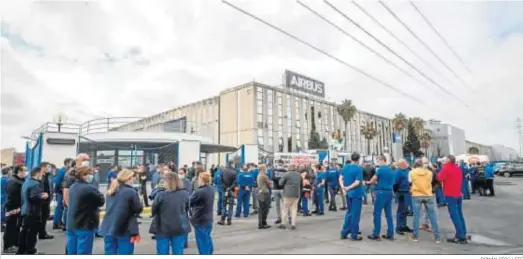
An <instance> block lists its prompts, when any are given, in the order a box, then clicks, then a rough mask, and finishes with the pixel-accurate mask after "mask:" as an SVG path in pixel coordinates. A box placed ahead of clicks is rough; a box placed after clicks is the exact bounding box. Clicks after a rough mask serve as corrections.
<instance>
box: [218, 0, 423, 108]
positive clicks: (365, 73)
mask: <svg viewBox="0 0 523 259" xmlns="http://www.w3.org/2000/svg"><path fill="white" fill-rule="evenodd" d="M222 2H223V3H224V4H226V5H228V6H230V7H231V8H233V9H235V10H237V11H239V12H241V13H243V14H245V15H247V16H249V17H251V18H253V19H255V20H257V21H259V22H261V23H263V24H265V25H267V26H269V27H271V28H272V29H274V30H276V31H279V32H280V33H283V34H285V35H287V36H288V37H290V38H292V39H294V40H296V41H298V42H300V43H302V44H303V45H306V46H308V47H310V48H312V49H314V50H316V51H317V52H319V53H321V54H323V55H325V56H327V57H329V58H331V59H334V60H335V61H337V62H338V63H340V64H342V65H344V66H346V67H348V68H351V69H353V70H354V71H356V72H358V73H360V74H362V75H364V76H366V77H368V78H370V79H372V80H374V81H376V82H378V83H380V84H381V85H383V86H385V87H387V88H389V89H391V90H393V91H395V92H397V93H400V94H402V95H405V96H406V97H408V98H409V99H411V100H413V101H414V102H417V103H419V104H422V105H424V106H427V107H429V108H432V107H430V106H429V105H427V104H426V103H424V102H422V101H420V100H419V99H418V98H415V97H414V96H412V95H410V94H408V93H406V92H404V91H402V90H400V89H398V88H396V87H395V86H393V85H391V84H389V83H387V82H384V81H382V80H380V79H378V78H376V77H374V76H373V75H371V74H369V73H367V72H365V71H363V70H361V69H359V68H357V67H354V66H352V65H350V64H348V63H347V62H345V61H343V60H341V59H339V58H337V57H334V56H333V55H331V54H329V53H327V52H326V51H324V50H322V49H320V48H318V47H316V46H314V45H312V44H310V43H308V42H306V41H304V40H302V39H300V38H298V37H296V36H294V35H293V34H290V33H288V32H286V31H284V30H283V29H280V28H278V27H277V26H275V25H272V24H270V23H269V22H266V21H265V20H263V19H261V18H259V17H257V16H255V15H254V14H251V13H249V12H247V11H245V10H243V9H241V8H239V7H237V6H235V5H234V4H231V3H229V2H227V1H226V0H222Z"/></svg>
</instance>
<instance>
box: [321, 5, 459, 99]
mask: <svg viewBox="0 0 523 259" xmlns="http://www.w3.org/2000/svg"><path fill="white" fill-rule="evenodd" d="M323 2H324V3H326V4H327V5H328V6H329V7H330V8H332V9H333V10H334V11H336V12H337V13H338V14H340V15H341V16H343V17H344V18H345V19H346V20H347V21H349V22H351V23H352V24H354V25H355V26H356V27H358V28H359V29H360V30H362V31H363V32H364V33H365V34H367V36H369V37H371V38H372V39H374V40H375V41H376V42H377V43H378V44H380V45H381V46H382V47H384V48H386V49H387V50H388V51H389V52H390V53H392V54H394V56H396V57H397V58H399V59H400V60H401V61H403V62H404V63H405V64H407V65H408V66H409V67H410V68H412V69H414V70H415V71H416V72H418V74H420V75H421V76H423V77H424V78H425V79H427V80H428V81H429V82H431V83H432V84H434V85H435V86H436V87H438V88H439V89H440V90H441V91H443V92H445V93H446V94H447V95H449V96H450V97H452V98H454V99H456V100H457V101H458V102H460V103H461V104H462V105H463V106H465V107H469V106H468V105H467V104H466V103H465V102H463V101H462V100H461V99H460V98H458V97H457V96H455V95H454V94H452V93H451V92H449V91H448V90H447V89H445V88H444V87H443V86H441V85H440V84H439V83H438V82H436V81H434V80H433V79H432V78H430V77H429V76H427V75H426V74H425V73H423V72H422V71H421V70H419V69H418V68H417V67H415V66H414V65H412V63H410V62H409V61H407V60H406V59H404V58H403V57H402V56H401V55H399V54H398V53H396V52H395V51H394V50H392V49H391V48H390V47H389V46H387V45H386V44H385V43H383V42H382V41H381V40H380V39H378V38H377V37H375V36H374V35H372V34H371V33H370V32H368V31H367V30H366V29H365V28H363V27H362V26H361V25H360V24H359V23H357V22H356V21H354V20H352V19H351V18H350V17H349V16H348V15H346V14H345V13H343V12H342V11H341V10H340V9H338V8H337V7H336V6H334V5H333V4H331V3H330V2H329V1H327V0H324V1H323Z"/></svg>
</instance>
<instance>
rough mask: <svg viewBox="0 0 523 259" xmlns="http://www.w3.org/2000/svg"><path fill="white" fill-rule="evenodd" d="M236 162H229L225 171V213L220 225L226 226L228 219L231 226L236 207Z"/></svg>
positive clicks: (223, 172) (222, 182)
mask: <svg viewBox="0 0 523 259" xmlns="http://www.w3.org/2000/svg"><path fill="white" fill-rule="evenodd" d="M234 166H235V165H234V162H233V161H229V165H228V166H227V168H225V169H223V171H222V177H221V184H222V188H223V205H222V208H223V211H222V218H221V219H220V221H218V225H225V218H227V225H231V224H232V223H231V220H232V213H233V207H234V190H233V188H234V187H235V186H236V170H235V169H234Z"/></svg>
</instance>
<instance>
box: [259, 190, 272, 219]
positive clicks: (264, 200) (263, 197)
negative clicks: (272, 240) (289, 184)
mask: <svg viewBox="0 0 523 259" xmlns="http://www.w3.org/2000/svg"><path fill="white" fill-rule="evenodd" d="M258 203H259V204H258V205H259V206H258V227H262V226H266V225H267V215H269V209H270V207H271V195H270V194H269V193H260V194H258Z"/></svg>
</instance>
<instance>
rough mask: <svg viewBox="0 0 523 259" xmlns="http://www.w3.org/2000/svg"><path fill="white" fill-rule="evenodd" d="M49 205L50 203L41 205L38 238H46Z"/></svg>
mask: <svg viewBox="0 0 523 259" xmlns="http://www.w3.org/2000/svg"><path fill="white" fill-rule="evenodd" d="M50 206H51V204H50V203H44V204H42V216H41V217H40V229H39V230H38V236H39V237H45V236H47V229H46V225H47V219H49V215H50V214H51V207H50Z"/></svg>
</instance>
